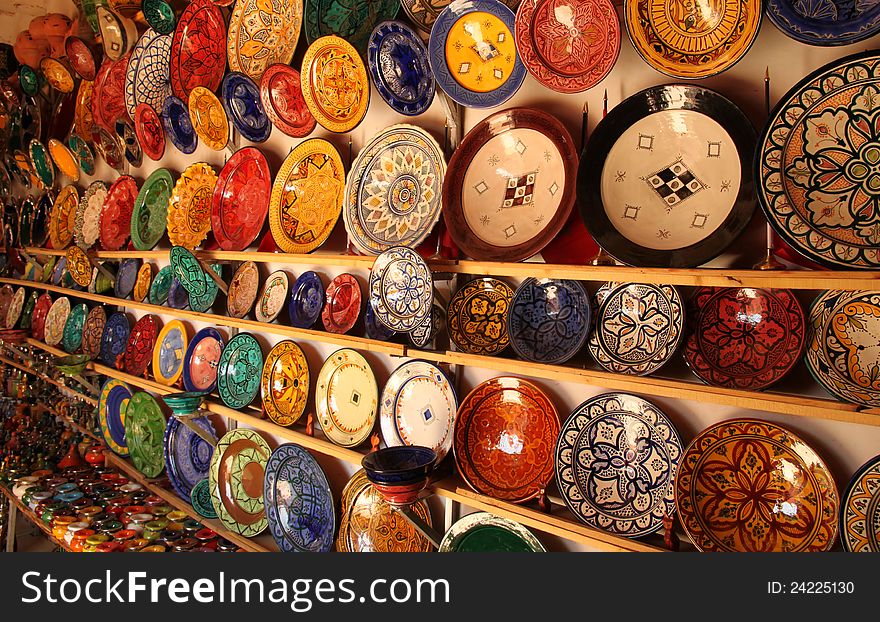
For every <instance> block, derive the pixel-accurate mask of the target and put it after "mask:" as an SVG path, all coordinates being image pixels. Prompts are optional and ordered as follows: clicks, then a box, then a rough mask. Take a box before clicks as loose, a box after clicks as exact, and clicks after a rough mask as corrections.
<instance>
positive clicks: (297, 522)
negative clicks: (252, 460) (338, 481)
mask: <svg viewBox="0 0 880 622" xmlns="http://www.w3.org/2000/svg"><path fill="white" fill-rule="evenodd" d="M263 495H264V497H265V508H266V518H267V519H268V521H269V531H271V532H272V537H273V538H275V542H277V543H278V547H279V548H280V549H281V550H282V551H285V552H289V551H297V552H315V553H323V552H327V551H331V550H333V542H334V539H333V536H334V532H335V530H336V512H335V510H334V507H333V505H334V502H333V493H332V492H331V491H330V484H329V483H328V482H327V476H326V475H324V471H323V470H322V469H321V466H320V465H319V464H318V463H317V462H316V461H315V459H314V458H313V457H312V456H311V454H309V452H307V451H306V450H305V449H303V448H302V447H300V446H299V445H294V444H293V443H288V444H285V445H279V446H278V447H277V448H276V449H275V451H273V452H272V455H270V456H269V461H268V462H267V463H266V471H265V477H264V480H263Z"/></svg>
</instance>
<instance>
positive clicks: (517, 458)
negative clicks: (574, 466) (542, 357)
mask: <svg viewBox="0 0 880 622" xmlns="http://www.w3.org/2000/svg"><path fill="white" fill-rule="evenodd" d="M558 436H559V415H558V414H557V413H556V407H555V406H553V402H551V401H550V398H549V397H547V396H546V395H545V394H544V392H543V391H541V389H539V388H538V387H537V386H535V385H533V384H532V383H530V382H527V381H525V380H521V379H520V378H513V377H509V376H499V377H497V378H492V379H490V380H487V381H486V382H484V383H482V384H481V385H479V386H477V387H476V388H475V389H474V390H473V391H471V392H470V393H469V394H468V396H467V397H466V398H465V399H464V401H463V402H462V403H461V405H460V406H459V407H458V415H457V416H456V423H455V444H454V449H455V463H456V465H458V471H459V473H461V475H462V477H463V478H464V480H465V481H466V482H467V484H468V486H470V487H471V488H473V489H474V490H476V491H477V492H478V493H481V494H485V495H489V496H490V497H494V498H496V499H503V500H505V501H512V502H514V503H519V502H522V501H527V500H528V499H531V498H532V497H535V496H537V495H540V494H541V493H542V492H543V491H544V488H545V487H546V486H547V483H548V482H550V480H551V479H553V473H554V470H555V467H554V454H555V450H556V438H557V437H558Z"/></svg>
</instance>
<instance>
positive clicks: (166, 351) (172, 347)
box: [144, 264, 189, 386]
mask: <svg viewBox="0 0 880 622" xmlns="http://www.w3.org/2000/svg"><path fill="white" fill-rule="evenodd" d="M144 265H149V264H144ZM188 343H189V336H188V335H187V334H186V325H185V324H184V323H183V322H181V321H180V320H171V321H170V322H168V323H167V324H165V326H163V327H162V330H161V331H160V332H159V336H158V337H156V345H155V346H154V347H153V375H154V376H155V378H156V382H158V383H160V384H164V385H167V386H171V385H173V384H174V383H175V382H177V380H178V379H179V378H180V374H181V373H183V356H184V355H185V354H186V346H187V344H188Z"/></svg>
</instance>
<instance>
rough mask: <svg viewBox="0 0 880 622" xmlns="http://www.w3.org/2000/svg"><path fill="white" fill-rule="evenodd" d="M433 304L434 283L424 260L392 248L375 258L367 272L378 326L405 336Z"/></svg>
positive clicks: (399, 248)
mask: <svg viewBox="0 0 880 622" xmlns="http://www.w3.org/2000/svg"><path fill="white" fill-rule="evenodd" d="M433 303H434V280H433V276H432V275H431V269H430V268H429V267H428V264H426V263H425V260H424V259H422V257H421V255H419V254H418V253H417V252H416V251H414V250H413V249H411V248H404V247H402V246H395V247H393V248H389V249H388V250H387V251H385V252H384V253H382V254H381V255H379V256H377V257H376V261H374V262H373V267H372V269H371V270H370V304H371V305H372V307H373V312H374V313H375V314H376V319H377V320H378V321H379V323H380V324H382V325H383V326H385V327H386V328H388V329H389V330H393V331H396V332H402V333H408V332H410V331H412V330H414V329H415V328H416V327H417V326H419V324H421V323H422V322H424V321H425V319H426V318H427V317H428V315H429V314H430V313H431V309H432V306H433Z"/></svg>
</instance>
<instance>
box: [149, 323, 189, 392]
mask: <svg viewBox="0 0 880 622" xmlns="http://www.w3.org/2000/svg"><path fill="white" fill-rule="evenodd" d="M187 343H188V338H187V331H186V326H185V325H184V323H183V322H181V321H180V320H171V321H170V322H168V323H167V324H165V326H163V327H162V331H161V332H160V333H159V336H158V337H157V338H156V347H155V348H153V377H154V378H155V379H156V382H158V383H160V384H164V385H167V386H172V385H173V384H174V383H176V382H177V380H178V379H179V378H180V376H181V374H182V373H183V357H184V355H185V354H186V346H187Z"/></svg>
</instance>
